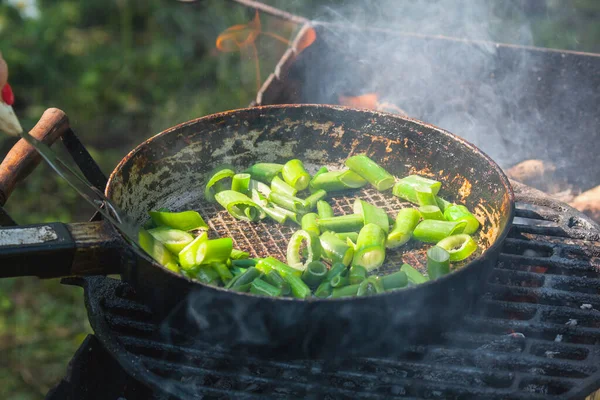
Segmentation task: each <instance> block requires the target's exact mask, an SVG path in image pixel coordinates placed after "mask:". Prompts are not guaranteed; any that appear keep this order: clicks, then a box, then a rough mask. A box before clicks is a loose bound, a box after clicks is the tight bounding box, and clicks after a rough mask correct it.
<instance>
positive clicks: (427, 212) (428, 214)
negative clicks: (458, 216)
mask: <svg viewBox="0 0 600 400" xmlns="http://www.w3.org/2000/svg"><path fill="white" fill-rule="evenodd" d="M419 213H420V214H421V216H422V217H423V219H437V220H438V221H445V220H444V214H442V211H441V210H440V208H439V207H438V206H421V207H419Z"/></svg>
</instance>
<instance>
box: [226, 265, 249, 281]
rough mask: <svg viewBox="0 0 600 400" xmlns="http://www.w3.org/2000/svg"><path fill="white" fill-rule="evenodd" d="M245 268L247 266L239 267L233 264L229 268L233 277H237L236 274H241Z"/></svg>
mask: <svg viewBox="0 0 600 400" xmlns="http://www.w3.org/2000/svg"><path fill="white" fill-rule="evenodd" d="M247 270H248V268H240V267H235V266H234V267H233V268H231V273H232V274H233V275H234V277H233V279H235V278H237V276H238V275H241V274H243V273H244V272H246V271H247ZM230 282H231V281H230Z"/></svg>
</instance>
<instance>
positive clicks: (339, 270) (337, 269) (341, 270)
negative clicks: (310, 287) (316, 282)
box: [325, 262, 348, 281]
mask: <svg viewBox="0 0 600 400" xmlns="http://www.w3.org/2000/svg"><path fill="white" fill-rule="evenodd" d="M346 267H347V266H346V265H344V264H342V263H341V262H336V263H333V265H332V266H331V268H330V269H329V271H327V277H325V279H326V280H328V281H330V280H331V279H333V277H334V276H337V275H343V276H344V275H346V272H348V270H347V269H346Z"/></svg>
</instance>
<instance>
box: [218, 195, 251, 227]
mask: <svg viewBox="0 0 600 400" xmlns="http://www.w3.org/2000/svg"><path fill="white" fill-rule="evenodd" d="M215 199H216V200H217V202H218V203H219V204H220V205H221V206H222V207H223V208H225V209H226V210H227V212H229V214H231V216H233V217H234V218H237V219H240V220H242V221H256V220H258V219H259V218H260V215H261V213H262V209H261V208H260V207H259V206H258V204H256V203H255V202H253V201H252V200H251V199H250V198H249V197H248V196H246V195H244V194H242V193H238V192H235V191H233V190H224V191H222V192H219V193H217V194H216V195H215Z"/></svg>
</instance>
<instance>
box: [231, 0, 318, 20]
mask: <svg viewBox="0 0 600 400" xmlns="http://www.w3.org/2000/svg"><path fill="white" fill-rule="evenodd" d="M233 1H235V2H236V3H239V4H241V5H244V6H246V7H250V8H255V9H257V10H259V11H262V12H264V13H266V14H270V15H273V16H275V17H279V18H282V19H285V20H288V21H292V22H295V23H298V24H308V23H310V20H309V19H308V18H304V17H301V16H299V15H294V14H292V13H289V12H287V11H283V10H280V9H278V8H275V7H272V6H269V5H267V4H264V3H261V2H260V1H255V0H233Z"/></svg>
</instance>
